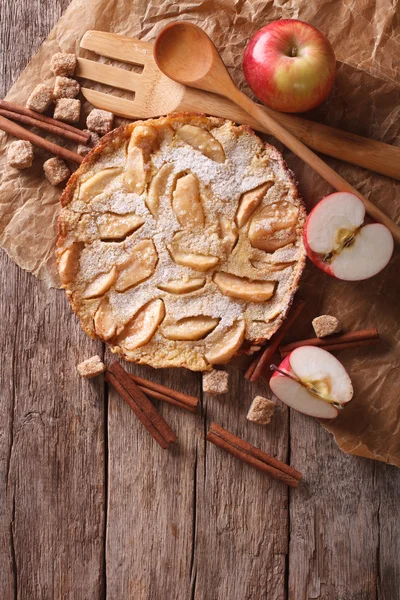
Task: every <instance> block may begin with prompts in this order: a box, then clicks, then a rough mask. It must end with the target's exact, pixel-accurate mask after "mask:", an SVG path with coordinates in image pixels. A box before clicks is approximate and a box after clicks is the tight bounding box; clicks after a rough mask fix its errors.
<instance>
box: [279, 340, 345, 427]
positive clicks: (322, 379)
mask: <svg viewBox="0 0 400 600" xmlns="http://www.w3.org/2000/svg"><path fill="white" fill-rule="evenodd" d="M283 373H287V375H285V374H283ZM270 388H271V390H272V392H273V393H274V394H275V395H276V396H277V397H278V398H279V399H280V400H281V401H282V402H284V403H285V404H287V405H288V406H290V407H291V408H295V409H296V410H298V411H299V412H302V413H304V414H306V415H310V416H314V417H319V418H320V419H334V418H335V417H337V415H338V407H341V406H343V405H344V404H346V403H347V402H349V401H350V400H351V399H352V397H353V386H352V383H351V379H350V377H349V375H348V373H347V371H346V369H345V368H344V367H343V365H342V364H341V363H340V362H339V361H338V360H337V358H335V357H334V356H333V355H332V354H330V353H329V352H327V351H326V350H323V349H322V348H318V347H315V346H301V347H300V348H296V349H295V350H293V352H291V353H290V354H289V355H288V356H287V357H286V358H285V359H284V360H283V361H282V363H281V364H280V365H279V371H275V372H274V374H273V375H272V377H271V379H270Z"/></svg>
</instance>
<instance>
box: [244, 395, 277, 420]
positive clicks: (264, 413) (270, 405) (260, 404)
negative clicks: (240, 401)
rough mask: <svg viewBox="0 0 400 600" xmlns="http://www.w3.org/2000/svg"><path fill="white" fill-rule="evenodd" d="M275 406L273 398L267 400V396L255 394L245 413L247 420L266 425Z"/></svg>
mask: <svg viewBox="0 0 400 600" xmlns="http://www.w3.org/2000/svg"><path fill="white" fill-rule="evenodd" d="M275 408H276V404H275V402H274V401H273V400H269V398H264V397H263V396H256V397H255V398H254V400H253V402H252V403H251V406H250V409H249V412H248V413H247V420H248V421H251V422H252V423H258V424H259V425H268V424H269V423H270V422H271V419H272V416H273V414H274V412H275Z"/></svg>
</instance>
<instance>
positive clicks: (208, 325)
mask: <svg viewBox="0 0 400 600" xmlns="http://www.w3.org/2000/svg"><path fill="white" fill-rule="evenodd" d="M218 323H219V319H213V318H212V317H206V316H195V317H185V318H184V319H180V320H179V321H177V322H176V323H173V324H171V325H166V326H164V327H163V328H162V329H161V331H160V333H161V334H162V335H163V336H164V337H166V338H167V339H168V340H179V341H197V340H201V339H203V338H204V337H206V335H208V334H209V333H211V331H213V329H215V328H216V326H217V325H218Z"/></svg>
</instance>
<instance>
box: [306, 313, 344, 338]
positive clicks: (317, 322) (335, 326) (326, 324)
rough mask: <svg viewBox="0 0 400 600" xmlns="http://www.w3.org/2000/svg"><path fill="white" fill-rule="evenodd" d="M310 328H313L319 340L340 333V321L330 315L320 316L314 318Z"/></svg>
mask: <svg viewBox="0 0 400 600" xmlns="http://www.w3.org/2000/svg"><path fill="white" fill-rule="evenodd" d="M312 326H313V327H314V331H315V335H316V336H317V337H319V338H323V337H327V336H328V335H333V334H334V333H339V332H340V331H342V325H341V324H340V321H339V320H338V319H337V318H336V317H332V316H331V315H321V316H320V317H316V318H315V319H313V321H312Z"/></svg>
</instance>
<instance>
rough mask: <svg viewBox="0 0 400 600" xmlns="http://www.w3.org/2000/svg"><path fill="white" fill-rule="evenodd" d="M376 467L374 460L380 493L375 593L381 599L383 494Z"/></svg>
mask: <svg viewBox="0 0 400 600" xmlns="http://www.w3.org/2000/svg"><path fill="white" fill-rule="evenodd" d="M376 469H377V463H376V462H374V475H373V478H374V485H375V489H376V490H377V491H378V494H379V501H378V507H377V510H376V521H377V524H378V540H377V544H376V584H375V595H376V598H377V600H379V599H380V598H381V594H380V588H381V495H380V490H379V488H378V486H377V483H378V478H377V473H376Z"/></svg>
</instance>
